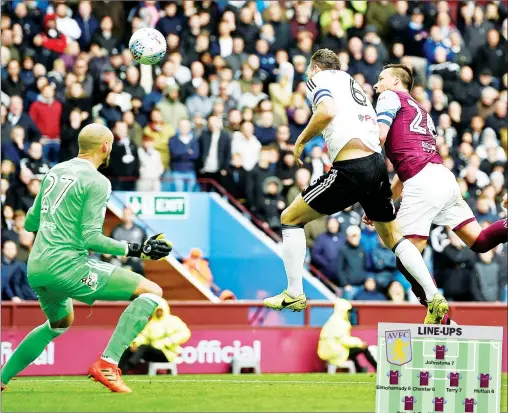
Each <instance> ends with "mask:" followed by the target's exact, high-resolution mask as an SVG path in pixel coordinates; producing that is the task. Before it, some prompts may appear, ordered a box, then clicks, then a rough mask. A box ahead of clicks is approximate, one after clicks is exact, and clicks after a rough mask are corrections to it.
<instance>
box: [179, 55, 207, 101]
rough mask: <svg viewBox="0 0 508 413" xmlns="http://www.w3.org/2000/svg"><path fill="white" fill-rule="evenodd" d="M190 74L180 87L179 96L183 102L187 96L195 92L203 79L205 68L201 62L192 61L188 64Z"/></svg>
mask: <svg viewBox="0 0 508 413" xmlns="http://www.w3.org/2000/svg"><path fill="white" fill-rule="evenodd" d="M190 75H191V78H190V79H189V80H188V81H186V82H185V83H184V82H180V83H181V84H182V83H183V86H182V88H181V89H180V98H181V100H182V101H183V102H186V101H187V98H188V97H189V96H192V95H194V94H195V93H196V91H197V88H198V86H199V85H201V83H202V82H203V81H204V76H205V68H204V66H203V64H202V63H201V62H192V64H191V66H190Z"/></svg>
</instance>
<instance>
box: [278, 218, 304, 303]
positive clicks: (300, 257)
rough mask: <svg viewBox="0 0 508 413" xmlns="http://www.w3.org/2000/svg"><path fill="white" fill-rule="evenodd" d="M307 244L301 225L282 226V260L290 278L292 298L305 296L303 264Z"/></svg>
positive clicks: (289, 288) (289, 289) (289, 290)
mask: <svg viewBox="0 0 508 413" xmlns="http://www.w3.org/2000/svg"><path fill="white" fill-rule="evenodd" d="M306 253H307V244H306V242H305V231H304V229H303V226H300V225H285V224H283V225H282V258H283V260H284V268H285V269H286V275H287V278H288V288H287V291H288V293H289V295H291V296H292V297H295V298H296V297H298V296H299V295H300V294H303V281H302V279H303V271H304V269H303V264H304V262H305V254H306Z"/></svg>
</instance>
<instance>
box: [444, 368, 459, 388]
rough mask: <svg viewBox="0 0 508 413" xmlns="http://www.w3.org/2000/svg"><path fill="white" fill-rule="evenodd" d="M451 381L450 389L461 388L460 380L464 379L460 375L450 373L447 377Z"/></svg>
mask: <svg viewBox="0 0 508 413" xmlns="http://www.w3.org/2000/svg"><path fill="white" fill-rule="evenodd" d="M447 377H448V378H449V379H450V387H459V380H460V379H461V378H462V374H460V373H458V372H457V373H448V376H447Z"/></svg>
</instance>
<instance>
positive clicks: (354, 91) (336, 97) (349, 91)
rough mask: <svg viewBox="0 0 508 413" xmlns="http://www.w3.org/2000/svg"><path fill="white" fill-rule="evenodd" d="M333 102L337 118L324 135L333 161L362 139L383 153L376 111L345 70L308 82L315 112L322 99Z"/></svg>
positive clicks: (333, 71)
mask: <svg viewBox="0 0 508 413" xmlns="http://www.w3.org/2000/svg"><path fill="white" fill-rule="evenodd" d="M326 98H328V99H333V103H334V105H335V108H336V109H337V114H336V116H335V118H334V119H333V120H332V121H331V122H330V124H329V125H328V126H327V127H326V129H325V130H324V131H323V137H324V138H325V141H326V144H327V145H328V152H329V154H330V159H331V160H332V161H333V160H334V159H335V158H336V157H337V154H338V153H339V152H340V151H341V149H342V148H343V147H344V146H345V145H346V144H347V143H348V142H349V141H350V140H351V139H355V138H357V139H360V140H361V141H362V142H363V143H364V144H365V145H366V146H367V147H369V148H370V149H372V150H373V151H375V152H378V153H381V145H380V142H379V126H378V124H377V120H376V111H375V110H374V108H373V107H372V104H371V103H370V101H369V99H368V98H367V96H366V94H365V92H364V91H363V90H362V88H361V87H360V85H359V84H358V83H357V82H356V81H355V80H354V79H353V78H352V77H351V76H349V75H348V74H347V73H346V72H344V71H342V70H323V71H321V72H318V73H316V74H315V75H314V76H312V78H311V79H309V80H308V81H307V99H309V101H310V102H311V105H312V111H316V108H317V106H318V105H319V104H320V103H321V102H322V100H323V99H326Z"/></svg>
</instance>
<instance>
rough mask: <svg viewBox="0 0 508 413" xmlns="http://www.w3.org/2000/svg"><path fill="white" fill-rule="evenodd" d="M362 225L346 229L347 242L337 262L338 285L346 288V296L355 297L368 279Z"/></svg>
mask: <svg viewBox="0 0 508 413" xmlns="http://www.w3.org/2000/svg"><path fill="white" fill-rule="evenodd" d="M361 234H362V233H361V231H360V227H358V226H356V225H352V226H350V227H349V228H348V229H347V231H346V243H345V245H344V248H342V249H341V250H340V252H339V257H338V260H337V261H338V262H337V278H336V279H337V281H338V283H337V285H338V286H339V287H343V288H344V297H345V298H346V297H349V298H351V297H354V295H355V293H356V292H357V291H358V290H359V289H360V286H361V285H362V284H363V283H364V282H365V280H366V279H367V262H366V255H365V250H364V249H363V247H362V246H361V245H360V239H361Z"/></svg>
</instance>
